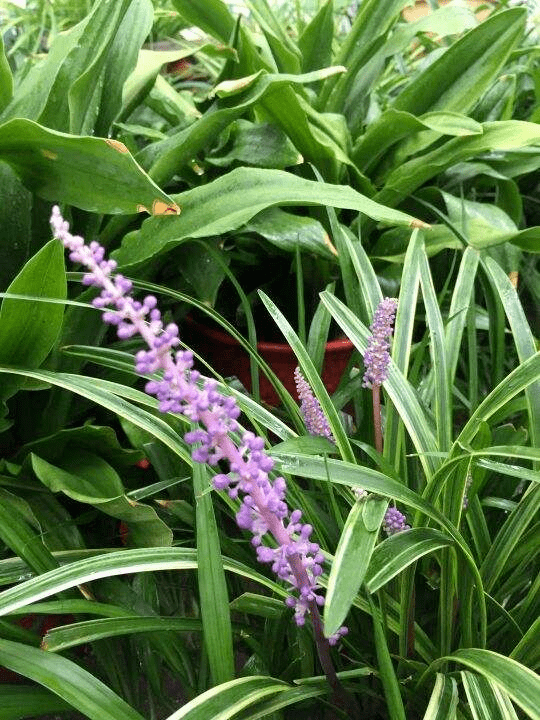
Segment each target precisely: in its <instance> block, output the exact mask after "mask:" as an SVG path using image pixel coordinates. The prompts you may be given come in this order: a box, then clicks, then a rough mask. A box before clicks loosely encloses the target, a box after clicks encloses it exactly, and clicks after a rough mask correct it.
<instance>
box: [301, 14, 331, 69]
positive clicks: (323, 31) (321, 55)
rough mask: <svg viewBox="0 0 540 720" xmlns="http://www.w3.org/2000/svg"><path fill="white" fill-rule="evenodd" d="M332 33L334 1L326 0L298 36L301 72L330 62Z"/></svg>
mask: <svg viewBox="0 0 540 720" xmlns="http://www.w3.org/2000/svg"><path fill="white" fill-rule="evenodd" d="M333 35H334V3H333V0H327V2H325V3H323V4H322V5H321V7H320V10H319V11H318V12H317V13H316V14H315V15H314V16H313V18H312V20H311V21H310V22H309V23H308V25H307V26H306V27H305V29H304V30H303V32H302V34H301V35H300V37H299V38H298V48H299V50H300V52H301V53H302V72H309V71H310V70H319V69H320V68H324V67H328V66H329V65H331V64H332V38H333Z"/></svg>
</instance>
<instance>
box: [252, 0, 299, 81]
mask: <svg viewBox="0 0 540 720" xmlns="http://www.w3.org/2000/svg"><path fill="white" fill-rule="evenodd" d="M246 2H247V5H248V7H249V9H250V10H251V13H252V15H253V17H254V19H255V20H256V21H257V24H258V25H259V28H260V29H261V30H262V32H263V35H264V37H265V38H266V41H267V43H268V46H269V47H270V50H271V51H272V55H273V56H274V59H275V62H276V65H277V68H278V70H280V71H281V72H299V71H300V68H301V57H300V51H299V49H298V47H297V46H296V44H295V43H294V42H293V41H292V40H291V38H290V37H289V35H288V33H287V30H286V29H285V28H284V27H283V23H282V22H281V21H280V20H279V19H278V18H277V17H276V15H275V14H274V12H273V10H272V8H271V6H270V4H269V3H268V2H266V0H246Z"/></svg>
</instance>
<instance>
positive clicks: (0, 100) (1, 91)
mask: <svg viewBox="0 0 540 720" xmlns="http://www.w3.org/2000/svg"><path fill="white" fill-rule="evenodd" d="M311 69H312V68H310V70H311ZM12 97H13V76H12V75H11V68H10V67H9V63H8V61H7V58H6V54H5V52H4V39H3V37H1V38H0V113H1V112H2V111H3V110H4V108H5V107H6V105H8V104H9V102H10V101H11V98H12Z"/></svg>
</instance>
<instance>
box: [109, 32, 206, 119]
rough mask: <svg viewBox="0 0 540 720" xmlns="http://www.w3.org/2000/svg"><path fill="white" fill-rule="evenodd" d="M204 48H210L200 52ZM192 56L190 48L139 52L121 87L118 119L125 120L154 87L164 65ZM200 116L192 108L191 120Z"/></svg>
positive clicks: (197, 111)
mask: <svg viewBox="0 0 540 720" xmlns="http://www.w3.org/2000/svg"><path fill="white" fill-rule="evenodd" d="M206 47H210V46H207V45H203V46H202V47H201V48H200V50H201V51H204V48H206ZM212 47H214V46H212ZM192 54H193V48H192V47H187V48H178V49H177V50H148V49H142V50H140V51H139V55H138V58H137V64H136V65H135V68H134V69H133V71H132V73H131V74H130V75H129V77H128V78H127V79H126V81H125V83H124V86H123V90H122V107H121V110H120V112H119V119H122V120H125V119H127V118H128V117H129V116H130V115H131V113H132V112H133V111H134V110H135V108H136V107H137V106H138V105H139V104H140V103H141V102H142V101H143V100H144V98H145V97H146V95H148V93H149V92H150V90H151V89H152V88H153V87H154V85H155V82H156V79H157V77H158V75H159V71H160V70H161V68H162V67H163V65H165V63H169V62H175V61H177V60H181V59H182V58H185V57H189V56H190V55H192ZM200 114H201V113H200V111H199V110H197V109H196V108H195V106H193V110H192V116H193V118H196V117H199V116H200Z"/></svg>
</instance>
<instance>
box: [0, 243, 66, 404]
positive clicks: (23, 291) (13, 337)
mask: <svg viewBox="0 0 540 720" xmlns="http://www.w3.org/2000/svg"><path fill="white" fill-rule="evenodd" d="M63 255H64V253H63V248H62V246H61V244H60V243H59V242H58V241H56V240H51V241H50V242H49V243H47V245H45V246H44V247H43V248H42V249H41V250H40V251H39V252H38V253H36V255H34V256H33V257H32V258H30V260H29V261H28V262H27V263H26V265H25V266H24V267H23V269H22V270H21V271H20V272H19V274H18V275H17V277H16V278H15V279H14V280H13V282H12V283H11V285H10V286H9V287H8V289H7V291H8V293H12V294H14V295H30V296H33V297H35V298H40V297H45V298H58V299H60V300H62V299H64V298H65V297H66V293H67V284H66V275H65V271H64V257H63ZM63 315H64V308H63V307H62V305H61V304H54V303H43V302H39V301H33V300H15V299H12V300H10V299H8V298H5V299H4V300H3V302H2V307H1V308H0V362H1V363H6V364H9V365H25V366H26V367H31V368H34V367H38V366H39V365H41V363H42V362H43V361H44V360H45V358H46V357H47V355H48V354H49V353H50V351H51V349H52V348H53V345H54V343H55V341H56V339H57V337H58V334H59V332H60V328H61V326H62V319H63ZM21 386H24V382H23V381H21V380H20V379H16V378H10V379H6V380H5V382H4V383H3V386H2V389H1V390H0V397H1V398H3V399H5V398H8V397H9V396H10V395H12V394H13V392H14V391H16V390H17V389H18V388H19V387H21Z"/></svg>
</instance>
